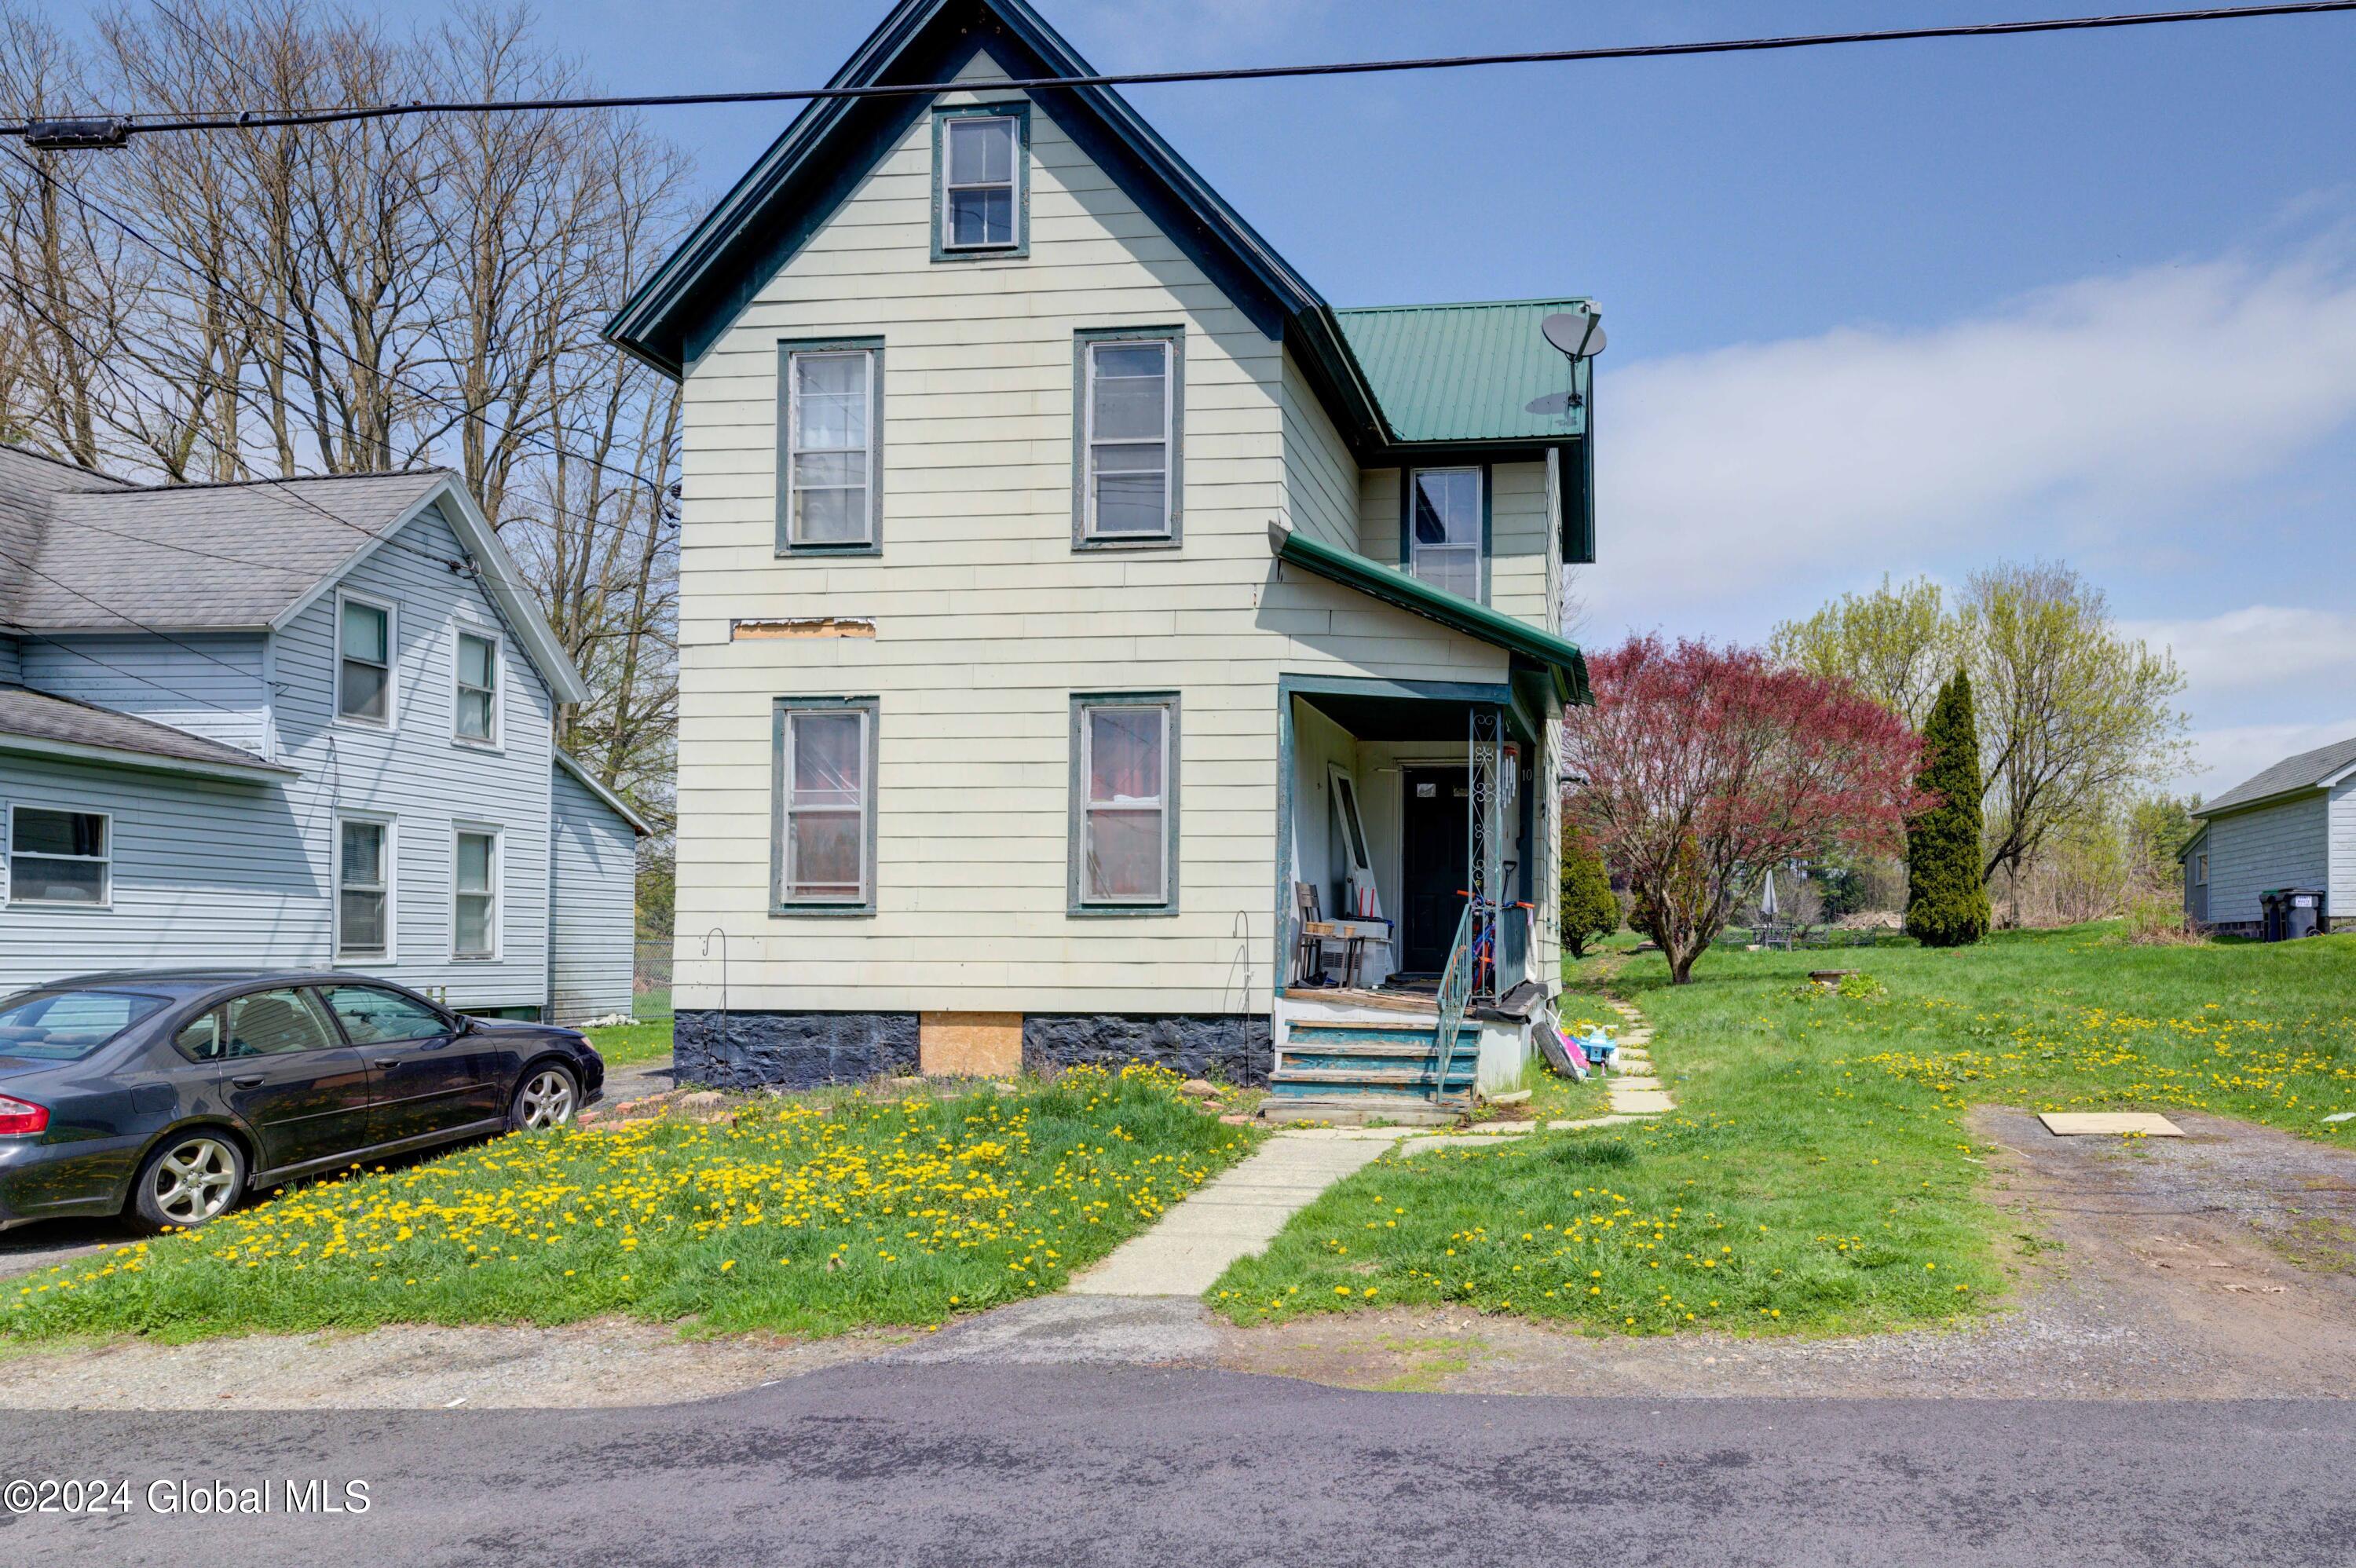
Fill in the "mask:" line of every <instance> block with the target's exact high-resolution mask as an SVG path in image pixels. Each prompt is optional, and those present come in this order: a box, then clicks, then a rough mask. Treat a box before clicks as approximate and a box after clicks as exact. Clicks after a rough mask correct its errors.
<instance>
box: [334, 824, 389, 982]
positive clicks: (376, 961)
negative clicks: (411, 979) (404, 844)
mask: <svg viewBox="0 0 2356 1568" xmlns="http://www.w3.org/2000/svg"><path fill="white" fill-rule="evenodd" d="M347 822H361V823H367V824H369V826H371V827H381V828H383V829H384V951H383V952H381V953H347V952H345V951H344V824H345V823H347ZM328 851H329V853H330V854H332V855H333V856H334V858H335V859H334V864H335V873H336V874H335V878H334V884H335V885H334V896H333V898H332V899H331V901H329V903H328V905H327V938H328V945H329V948H330V949H331V950H332V951H333V952H334V954H335V957H334V960H333V962H334V963H335V964H337V965H357V966H360V967H369V966H377V965H382V966H386V967H390V966H391V965H394V964H398V963H399V962H401V823H400V820H399V819H398V818H396V817H391V816H381V815H380V814H378V813H376V812H370V811H339V812H337V813H336V816H335V837H334V838H333V839H332V840H331V841H330V843H329V845H328Z"/></svg>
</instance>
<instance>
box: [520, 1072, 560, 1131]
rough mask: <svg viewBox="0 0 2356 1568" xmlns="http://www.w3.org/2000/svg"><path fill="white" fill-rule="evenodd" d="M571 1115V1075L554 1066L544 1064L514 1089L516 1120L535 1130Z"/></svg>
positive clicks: (557, 1124) (558, 1124)
mask: <svg viewBox="0 0 2356 1568" xmlns="http://www.w3.org/2000/svg"><path fill="white" fill-rule="evenodd" d="M572 1119H573V1079H572V1078H571V1076H570V1075H568V1074H566V1073H564V1072H560V1071H559V1070H557V1069H556V1068H553V1067H543V1068H541V1070H540V1071H539V1072H535V1073H533V1074H532V1075H531V1076H530V1077H529V1078H527V1079H525V1080H524V1083H523V1087H522V1088H521V1089H519V1090H518V1091H516V1120H517V1121H518V1122H519V1123H520V1124H521V1125H523V1126H525V1127H526V1128H528V1129H530V1130H531V1131H534V1132H537V1131H539V1130H540V1129H541V1128H542V1127H561V1126H562V1125H565V1124H566V1123H567V1122H570V1121H571V1120H572Z"/></svg>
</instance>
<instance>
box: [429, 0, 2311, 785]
mask: <svg viewBox="0 0 2356 1568" xmlns="http://www.w3.org/2000/svg"><path fill="white" fill-rule="evenodd" d="M2151 3H2152V5H2154V6H2155V7H2156V6H2157V5H2158V0H2151ZM1043 4H1044V10H1045V13H1046V15H1047V16H1048V17H1049V19H1050V20H1051V21H1053V22H1054V23H1055V25H1056V26H1058V27H1061V28H1062V29H1063V30H1064V31H1065V32H1066V35H1067V36H1068V37H1070V38H1071V39H1072V40H1073V42H1074V43H1075V44H1076V46H1077V47H1078V48H1080V50H1081V51H1082V52H1083V53H1084V54H1086V55H1087V56H1088V57H1090V58H1091V59H1093V60H1094V61H1095V62H1096V63H1097V64H1098V65H1099V66H1102V67H1106V68H1108V69H1123V68H1128V69H1153V68H1156V67H1166V66H1181V65H1185V66H1193V65H1208V64H1247V63H1269V62H1276V61H1288V60H1301V59H1340V58H1369V57H1376V56H1388V55H1412V54H1428V53H1459V52H1466V51H1475V50H1488V49H1512V48H1568V47H1577V46H1580V45H1588V44H1601V43H1623V42H1650V41H1664V40H1668V39H1675V38H1693V37H1728V36H1740V35H1749V34H1759V33H1783V32H1803V31H1806V32H1814V31H1826V30H1839V29H1843V28H1857V27H1892V26H1903V25H1910V24H1917V23H1931V22H1943V21H1962V20H1996V19H2003V18H2008V17H2019V16H2040V15H2054V14H2067V13H2069V12H2072V11H2093V10H2099V9H2107V8H2110V7H2108V6H2107V5H2093V4H2086V3H2083V0H2081V3H2079V4H2075V5H2073V4H2071V3H2070V0H2035V3H2031V0H1777V3H1775V4H1764V3H1758V0H1712V3H1707V4H1704V3H1684V4H1678V3H1670V0H1656V3H1652V4H1645V3H1640V0H1579V3H1578V4H1575V5H1565V4H1562V0H1450V3H1449V4H1445V5H1439V4H1406V3H1401V0H1043ZM884 8H885V6H884V0H839V3H834V4H828V5H813V4H810V3H809V0H789V3H787V4H785V5H778V4H776V0H769V3H767V4H761V5H755V4H750V3H745V0H693V3H692V4H690V3H686V0H651V3H649V0H629V3H623V0H573V3H572V4H570V5H566V6H564V7H562V8H561V9H559V8H550V9H549V10H547V11H546V12H545V16H546V18H547V20H548V22H549V25H551V26H552V27H558V26H561V27H562V29H563V32H564V36H565V37H566V40H567V42H568V44H569V45H570V47H572V48H576V49H578V50H579V51H580V52H581V54H582V56H583V58H584V62H585V63H586V64H587V65H588V67H589V68H590V69H591V70H592V71H593V72H594V74H595V75H596V76H597V77H599V78H600V79H602V80H604V81H605V82H606V83H608V84H611V85H614V86H616V87H622V86H627V87H630V88H634V89H643V90H647V91H699V90H710V89H720V88H728V87H750V86H765V85H785V84H814V83H816V82H819V81H820V80H823V79H824V78H825V77H826V76H827V75H828V74H829V73H830V72H831V71H832V70H833V69H834V68H835V67H836V66H837V65H838V64H839V63H840V61H841V59H842V58H843V57H844V56H845V55H846V54H847V53H848V52H849V51H850V49H851V48H852V47H853V46H854V45H856V43H857V42H858V41H859V39H860V38H861V37H863V36H864V35H865V33H866V32H867V30H868V29H869V28H870V27H873V24H874V22H875V21H876V20H877V19H878V18H880V16H882V15H883V10H884ZM439 10H440V7H439V6H438V5H433V4H426V3H419V4H415V5H407V6H393V7H391V8H389V11H388V14H389V15H391V16H404V15H414V16H417V17H419V18H420V19H425V18H429V17H432V16H436V15H438V14H439ZM2351 80H2356V15H2351V16H2324V17H2315V18H2292V19H2284V20H2265V21H2254V22H2238V23H2222V24H2203V25H2195V26H2186V27H2168V28H2151V29H2144V30H2138V31H2133V32H2111V33H2102V34H2091V35H2084V36H2060V37H2031V38H2019V39H2004V40H1987V41H1955V42H1931V43H1920V44H1901V45H1884V46H1872V47H1868V48H1841V49H1821V50H1813V51H1806V52H1803V53H1794V54H1781V55H1756V56H1734V57H1722V58H1717V59H1683V60H1665V61H1644V62H1614V63H1602V64H1590V65H1578V66H1541V67H1516V68H1507V69H1494V70H1483V71H1477V72H1459V73H1449V74H1441V75H1417V76H1394V77H1381V78H1356V79H1338V80H1322V81H1303V82H1270V83H1248V84H1246V83H1223V84H1214V85H1204V86H1184V87H1166V88H1159V89H1150V90H1142V91H1139V92H1137V93H1136V94H1135V95H1134V99H1135V101H1136V102H1137V103H1138V104H1139V106H1140V107H1141V109H1143V110H1144V112H1146V113H1147V114H1148V115H1149V116H1150V117H1151V119H1152V120H1153V121H1154V122H1155V123H1156V124H1157V125H1158V126H1159V127H1160V128H1161V129H1162V131H1163V133H1165V134H1166V135H1168V136H1169V137H1170V139H1171V140H1172V141H1173V143H1174V144H1176V145H1177V146H1178V147H1179V149H1180V150H1181V151H1182V152H1183V153H1184V154H1185V155H1187V157H1188V158H1189V159H1191V160H1192V161H1193V162H1194V164H1195V165H1196V166H1197V167H1198V168H1200V169H1201V170H1202V171H1203V172H1204V173H1205V175H1206V176H1208V177H1210V178H1211V179H1212V181H1213V182H1214V183H1215V184H1216V185H1218V186H1219V187H1220V188H1221V189H1222V190H1223V191H1224V192H1225V193H1226V195H1227V196H1228V197H1229V198H1230V199H1231V200H1232V201H1234V202H1235V204H1236V205H1237V207H1238V208H1240V209H1241V210H1242V211H1243V212H1244V213H1245V214H1246V216H1248V218H1250V219H1252V220H1253V222H1254V223H1255V224H1257V225H1258V227H1259V228H1260V229H1262V230H1263V231H1264V232H1265V233H1266V234H1267V235H1268V236H1269V238H1270V239H1271V240H1273V241H1274V242H1275V243H1276V244H1277V245H1278V247H1279V248H1280V250H1282V251H1284V252H1285V254H1286V255H1287V256H1288V257H1289V258H1290V260H1291V261H1293V262H1294V264H1295V265H1297V266H1298V267H1300V268H1301V270H1302V271H1303V272H1306V273H1307V274H1308V276H1309V277H1310V278H1312V280H1313V281H1315V282H1316V283H1317V284H1318V285H1319V287H1321V288H1322V289H1323V291H1324V292H1325V293H1326V295H1327V296H1328V297H1329V298H1331V299H1332V300H1333V301H1334V302H1335V303H1336V304H1380V303H1402V302H1415V301H1431V300H1452V299H1479V298H1510V297H1517V296H1527V295H1537V294H1547V293H1589V294H1592V295H1594V296H1595V297H1597V298H1599V299H1600V300H1601V302H1602V303H1603V306H1604V311H1605V316H1606V319H1607V321H1608V322H1609V323H1610V325H1611V332H1612V347H1611V350H1610V352H1609V354H1608V355H1607V356H1606V357H1605V358H1604V360H1603V361H1602V362H1601V367H1600V372H1601V375H1600V384H1599V388H1598V403H1597V415H1598V447H1597V451H1598V461H1599V464H1600V467H1601V477H1600V482H1599V483H1600V491H1599V497H1600V502H1601V521H1600V538H1601V557H1602V560H1601V563H1600V564H1598V565H1597V566H1596V567H1594V568H1592V569H1590V571H1588V572H1587V573H1586V574H1585V576H1584V578H1583V580H1582V581H1581V584H1580V591H1581V592H1583V593H1584V594H1585V596H1586V597H1587V598H1588V600H1589V601H1590V604H1591V606H1592V610H1591V614H1590V621H1589V623H1588V624H1587V626H1586V627H1585V628H1584V635H1585V637H1586V639H1587V640H1588V641H1590V643H1601V642H1603V641H1605V640H1607V639H1610V638H1612V637H1614V636H1616V635H1618V634H1619V633H1620V632H1621V631H1622V630H1623V629H1626V628H1628V627H1631V626H1639V627H1650V626H1658V627H1660V628H1662V629H1664V630H1665V631H1668V632H1672V633H1679V632H1698V633H1706V634H1708V635H1715V636H1734V637H1756V636H1759V635H1762V634H1763V633H1764V632H1765V630H1766V629H1767V627H1768V626H1769V625H1770V624H1772V622H1774V621H1775V620H1777V619H1779V618H1782V617H1783V616H1787V615H1791V614H1795V613H1804V612H1805V611H1806V610H1808V609H1811V608H1813V607H1814V606H1815V604H1816V603H1819V602H1820V601H1821V600H1822V599H1823V598H1825V597H1826V595H1828V594H1829V593H1831V592H1837V591H1839V590H1842V589H1845V588H1852V587H1858V586H1864V585H1868V584H1870V583H1871V582H1873V581H1877V580H1878V579H1879V577H1880V576H1881V574H1882V573H1883V572H1884V571H1890V572H1893V573H1895V574H1898V575H1900V576H1905V575H1909V574H1912V573H1915V572H1928V573H1930V574H1932V575H1933V576H1934V577H1937V578H1939V579H1941V580H1942V581H1949V582H1955V581H1960V580H1961V579H1962V577H1963V576H1964V574H1965V573H1966V572H1968V571H1971V570H1973V569H1974V568H1975V567H1977V566H1981V565H1984V564H1986V563H1987V562H1988V561H1990V560H1995V559H1997V557H2000V556H2011V557H2015V558H2026V557H2031V556H2037V555H2044V556H2048V557H2058V558H2061V559H2063V560H2069V561H2071V562H2072V564H2074V565H2076V566H2078V567H2079V568H2080V569H2081V570H2083V571H2085V572H2086V573H2087V574H2088V575H2089V576H2090V577H2092V578H2093V579H2094V581H2097V582H2099V583H2100V584H2101V585H2103V586H2104V588H2105V589H2106V590H2107V591H2108V592H2109V594H2110V596H2111V600H2112V603H2113V607H2114V609H2115V611H2116V612H2117V613H2119V614H2120V615H2121V616H2122V617H2124V618H2126V619H2127V620H2128V621H2129V622H2130V623H2131V624H2133V625H2134V626H2135V627H2136V629H2137V630H2138V631H2141V632H2144V633H2147V634H2148V635H2152V636H2153V637H2155V638H2157V639H2159V640H2164V641H2166V642H2168V643H2169V645H2171V646H2173V647H2174V648H2175V649H2176V651H2177V653H2178V655H2179V658H2180V659H2181V660H2182V661H2183V662H2184V664H2185V666H2186V667H2187V670H2188V673H2190V676H2191V677H2192V687H2191V689H2190V692H2189V693H2188V694H2187V699H2186V703H2185V706H2186V708H2187V709H2188V710H2189V712H2190V715H2191V717H2192V720H2193V729H2194V731H2195V739H2196V743H2197V745H2198V747H2199V750H2200V752H2201V756H2202V758H2203V760H2204V761H2205V762H2206V763H2208V764H2209V771H2207V772H2206V773H2201V774H2200V775H2198V776H2197V777H2194V778H2192V779H2191V780H2190V781H2189V782H2190V784H2192V785H2193V787H2197V788H2200V789H2201V790H2203V791H2204V792H2205V793H2209V794H2215V793H2217V792H2219V791H2221V790H2222V789H2224V788H2226V787H2228V786H2230V785H2231V784H2233V783H2236V782H2238V780H2239V779H2240V778H2241V777H2242V776H2244V775H2245V774H2246V773H2251V772H2254V771H2255V769H2256V768H2258V767H2260V766H2263V765H2264V764H2265V763H2267V762H2270V761H2272V760H2273V759H2274V758H2275V757H2276V756H2277V755H2279V754H2281V753H2283V752H2288V751H2291V750H2297V749H2301V748H2303V747H2306V746H2311V745H2317V744H2321V743H2323V742H2325V741H2330V740H2336V739H2339V738H2341V737H2343V736H2346V735H2349V734H2356V596H2351V593H2350V592H2349V590H2350V587H2351V583H2356V443H2351V439H2350V438H2351V432H2356V155H2351V149H2356V93H2351V92H2350V91H2348V83H2349V82H2351ZM788 114H789V111H788V110H787V108H785V107H783V106H776V107H764V108H756V109H726V110H694V111H675V112H665V113H663V114H662V115H660V116H659V119H658V122H657V123H658V124H659V128H660V129H661V130H663V131H664V132H665V133H667V134H669V135H670V136H672V137H673V138H675V139H676V140H678V141H680V143H682V144H685V145H687V146H689V147H690V148H691V150H692V151H693V152H694V153H695V155H696V156H697V158H698V160H699V164H700V167H701V176H702V178H703V181H704V183H705V185H706V186H707V187H709V188H710V189H711V190H712V191H715V192H716V191H717V190H719V189H721V188H723V187H725V186H726V184H727V183H728V182H729V181H731V180H732V179H733V178H734V176H736V175H737V174H738V173H739V172H740V171H741V169H742V168H743V167H744V165H745V164H747V163H748V162H749V161H750V160H751V159H752V158H753V157H754V156H755V155H756V154H757V153H758V152H759V150H760V148H761V147H762V146H763V145H765V144H766V143H767V141H768V140H769V138H770V137H771V136H773V135H774V134H775V133H776V131H777V129H778V128H780V127H781V126H782V125H783V124H784V123H785V121H786V119H787V117H788Z"/></svg>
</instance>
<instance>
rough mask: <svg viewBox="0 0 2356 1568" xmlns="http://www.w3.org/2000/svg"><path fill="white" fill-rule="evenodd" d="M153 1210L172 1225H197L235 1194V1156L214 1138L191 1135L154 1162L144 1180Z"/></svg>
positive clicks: (233, 1152)
mask: <svg viewBox="0 0 2356 1568" xmlns="http://www.w3.org/2000/svg"><path fill="white" fill-rule="evenodd" d="M149 1180H150V1181H151V1182H152V1183H153V1185H152V1186H151V1188H150V1189H149V1190H150V1192H151V1194H152V1195H153V1198H154V1200H155V1211H156V1212H157V1213H158V1214H160V1215H162V1216H163V1217H164V1218H165V1219H166V1221H170V1222H171V1223H172V1224H175V1225H201V1224H203V1223H204V1222H205V1221H208V1220H209V1219H211V1218H212V1217H213V1216H214V1215H216V1214H219V1213H220V1211H222V1210H224V1209H226V1208H228V1207H229V1206H230V1200H231V1199H233V1198H235V1197H236V1196H237V1155H236V1153H235V1151H233V1150H232V1149H230V1147H229V1146H228V1145H227V1144H225V1143H223V1142H221V1141H220V1139H219V1138H215V1137H193V1138H190V1139H188V1140H187V1142H185V1143H182V1144H178V1145H176V1146H174V1147H173V1148H172V1150H171V1151H170V1152H169V1153H167V1154H166V1155H165V1156H164V1157H163V1158H162V1159H159V1160H157V1161H156V1162H155V1173H154V1175H152V1176H151V1177H150V1178H149Z"/></svg>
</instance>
